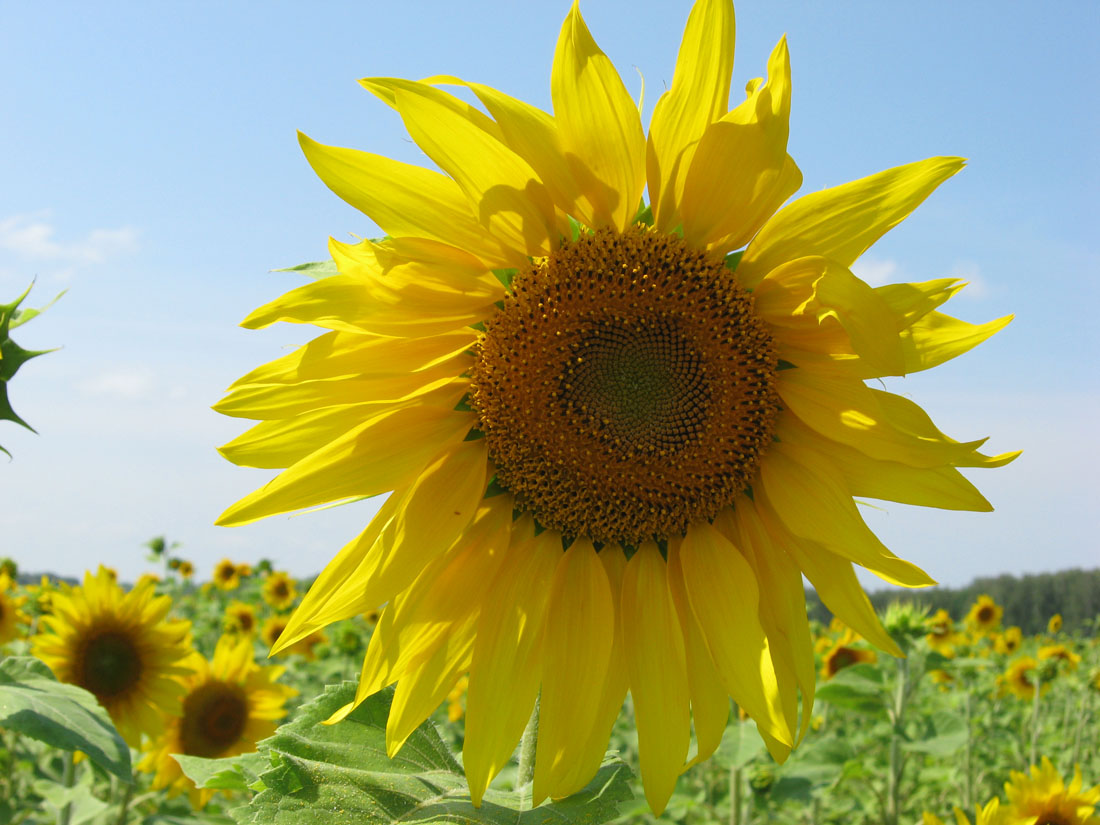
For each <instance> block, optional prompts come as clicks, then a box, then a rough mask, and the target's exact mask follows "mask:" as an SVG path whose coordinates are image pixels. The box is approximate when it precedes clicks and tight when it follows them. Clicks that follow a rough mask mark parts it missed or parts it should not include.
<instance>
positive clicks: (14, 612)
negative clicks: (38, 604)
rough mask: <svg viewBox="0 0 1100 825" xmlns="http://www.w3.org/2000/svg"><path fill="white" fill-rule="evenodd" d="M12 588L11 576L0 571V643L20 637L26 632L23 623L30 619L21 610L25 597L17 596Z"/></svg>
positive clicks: (25, 600)
mask: <svg viewBox="0 0 1100 825" xmlns="http://www.w3.org/2000/svg"><path fill="white" fill-rule="evenodd" d="M14 589H15V582H13V581H12V579H11V577H10V576H9V575H8V574H7V573H0V645H2V644H4V643H5V642H10V641H11V640H12V639H18V638H20V637H21V636H22V635H23V634H24V633H25V632H26V631H25V630H24V629H23V625H25V624H26V623H27V622H29V621H30V617H29V616H28V615H27V614H26V613H25V612H24V611H23V605H25V604H26V603H27V597H26V596H17V595H16V594H15V593H14V592H13V591H14Z"/></svg>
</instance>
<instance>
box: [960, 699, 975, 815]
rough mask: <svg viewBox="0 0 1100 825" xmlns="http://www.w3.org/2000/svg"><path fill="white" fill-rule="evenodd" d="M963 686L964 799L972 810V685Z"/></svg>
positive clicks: (969, 809)
mask: <svg viewBox="0 0 1100 825" xmlns="http://www.w3.org/2000/svg"><path fill="white" fill-rule="evenodd" d="M963 687H964V691H963V709H964V711H965V712H966V752H965V754H964V755H963V801H964V802H965V803H966V810H968V811H972V810H973V809H974V770H973V767H972V762H971V750H972V745H971V740H972V738H973V734H972V732H971V730H970V725H971V722H970V716H971V711H970V685H964V686H963Z"/></svg>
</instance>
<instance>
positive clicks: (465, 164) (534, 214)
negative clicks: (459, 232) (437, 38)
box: [396, 83, 557, 257]
mask: <svg viewBox="0 0 1100 825" xmlns="http://www.w3.org/2000/svg"><path fill="white" fill-rule="evenodd" d="M396 96H397V109H398V111H399V112H401V118H402V119H403V120H404V121H405V127H406V128H407V129H408V130H409V135H410V136H411V137H412V139H413V140H415V141H416V143H417V145H419V146H420V148H421V149H423V150H424V153H425V154H426V155H427V156H428V157H430V158H431V159H432V160H434V161H435V162H436V163H437V164H439V167H440V168H441V169H442V170H443V171H445V172H446V173H447V174H449V175H450V176H451V177H452V178H454V180H455V182H456V183H457V184H458V186H459V188H460V189H461V190H462V192H463V194H465V196H466V199H467V200H468V201H469V203H470V208H471V210H472V211H473V212H474V214H475V215H476V216H477V220H478V222H479V223H481V225H482V226H484V227H485V228H486V229H487V230H489V232H490V233H491V234H492V235H493V237H494V238H497V239H499V240H500V241H501V242H503V243H505V244H507V246H508V247H509V248H510V249H512V250H513V251H514V252H515V253H517V257H526V256H529V255H535V256H537V255H546V254H549V252H550V249H551V240H552V239H553V240H555V241H556V240H557V237H556V235H557V232H556V225H555V219H554V209H553V204H552V202H551V200H550V195H549V193H548V192H547V191H546V187H545V186H543V184H542V181H540V180H539V177H538V175H536V174H535V171H534V170H533V169H532V168H531V167H530V165H528V164H527V162H526V161H524V160H523V158H521V157H520V156H519V155H517V154H516V153H515V152H513V151H512V150H511V149H509V148H508V147H507V146H505V145H504V144H503V143H501V142H500V140H498V139H497V138H496V137H494V136H493V135H491V134H489V133H488V132H486V131H484V130H483V129H481V128H479V126H478V125H477V123H475V122H473V121H471V120H469V119H468V118H466V117H464V116H462V115H461V114H459V113H458V112H456V111H455V110H454V109H453V108H451V107H450V106H448V105H447V104H446V102H445V101H444V100H443V98H447V97H449V95H447V94H446V93H444V92H442V91H440V90H439V89H436V88H435V87H433V86H429V85H427V84H425V83H418V84H415V88H414V89H398V90H397V91H396Z"/></svg>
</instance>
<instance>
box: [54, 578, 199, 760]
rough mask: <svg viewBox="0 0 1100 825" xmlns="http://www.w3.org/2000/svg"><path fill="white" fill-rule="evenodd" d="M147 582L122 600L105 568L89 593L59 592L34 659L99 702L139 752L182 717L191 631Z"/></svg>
mask: <svg viewBox="0 0 1100 825" xmlns="http://www.w3.org/2000/svg"><path fill="white" fill-rule="evenodd" d="M154 587H155V583H154V582H151V581H146V582H144V583H142V584H139V585H137V586H135V587H134V589H133V590H131V591H130V592H128V593H124V592H123V590H122V588H120V587H119V586H118V584H117V583H116V581H115V577H114V576H113V575H111V573H110V571H108V570H107V569H106V568H104V567H102V566H100V568H99V570H98V572H97V573H96V574H95V575H94V576H93V575H92V574H91V573H90V572H88V573H85V575H84V584H83V586H78V587H69V586H68V585H65V584H61V585H60V586H59V589H58V590H56V591H54V592H53V594H52V599H51V605H52V612H51V613H50V614H49V615H46V616H43V617H42V618H41V622H42V626H43V628H44V629H43V630H41V631H40V632H39V633H38V634H37V635H36V636H35V637H34V638H33V639H32V652H33V653H34V655H35V656H37V657H38V658H40V659H42V661H44V662H45V663H46V664H47V665H49V666H50V669H51V670H52V671H53V672H54V675H55V676H57V678H58V679H59V680H60V681H62V682H69V683H71V684H74V685H79V686H80V687H82V688H84V689H85V690H88V691H90V692H91V693H93V694H95V697H96V699H98V700H99V703H100V704H101V705H103V707H104V708H106V710H107V712H108V713H109V714H110V715H111V719H112V720H113V721H114V723H115V726H116V727H117V728H118V730H119V733H121V734H122V737H123V738H124V739H125V740H126V741H127V742H128V743H129V744H130V745H132V746H134V747H138V745H139V744H140V741H141V735H142V733H147V734H149V735H156V734H157V733H159V732H160V731H161V729H162V728H163V727H164V719H165V717H166V716H169V715H172V714H177V713H179V709H180V694H181V687H180V683H179V681H178V680H179V677H181V676H186V675H187V674H188V673H190V666H189V665H188V663H187V659H188V657H189V656H191V642H190V632H191V623H190V622H185V621H179V620H168V619H167V618H166V617H167V615H168V611H169V609H170V608H171V606H172V600H171V599H170V598H169V597H168V596H155V595H154V594H153V590H154Z"/></svg>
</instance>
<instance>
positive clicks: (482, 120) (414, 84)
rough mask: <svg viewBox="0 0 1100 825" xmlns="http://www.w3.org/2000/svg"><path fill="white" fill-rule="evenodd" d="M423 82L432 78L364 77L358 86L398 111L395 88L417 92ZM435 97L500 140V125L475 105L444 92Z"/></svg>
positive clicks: (427, 81) (441, 103) (437, 100)
mask: <svg viewBox="0 0 1100 825" xmlns="http://www.w3.org/2000/svg"><path fill="white" fill-rule="evenodd" d="M425 83H428V84H431V83H432V80H430V79H427V80H420V81H417V80H406V79H405V78H403V77H364V78H363V79H362V80H360V81H359V85H360V86H362V87H363V88H364V89H366V90H367V91H368V92H370V93H371V94H373V95H375V96H376V97H377V98H379V99H380V100H382V101H385V103H386V105H387V106H390V107H392V108H393V109H397V110H398V111H400V109H399V107H398V104H397V90H398V89H402V90H404V91H406V92H411V93H413V94H418V93H419V92H420V90H421V87H422V86H423V85H424V84H425ZM435 99H436V102H437V103H439V105H441V106H446V107H447V108H448V109H450V110H451V111H452V112H454V113H455V114H456V115H458V116H459V117H461V118H463V119H464V120H467V121H469V123H470V124H471V125H472V126H476V127H477V128H478V129H480V130H481V131H483V132H485V133H486V134H487V135H490V136H491V137H494V138H496V139H497V140H500V138H501V137H502V135H501V131H500V127H499V126H497V124H495V123H493V121H492V120H490V119H489V118H487V117H486V116H485V115H484V114H483V113H482V112H481V111H479V110H478V109H477V107H475V106H471V105H470V104H469V103H467V102H466V101H465V100H462V99H461V98H457V97H455V96H454V95H451V94H446V93H443V94H440V95H438V96H437V97H436V98H435Z"/></svg>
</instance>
